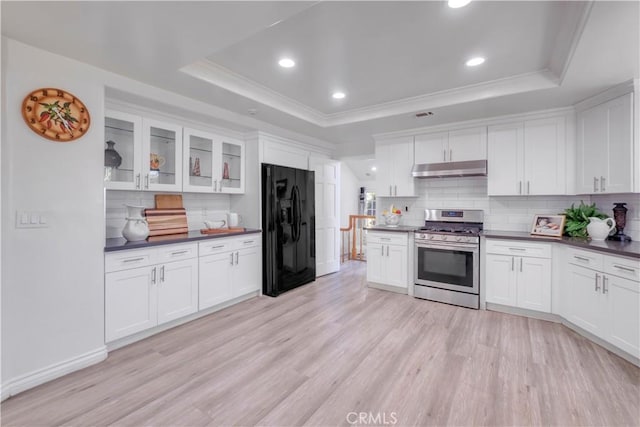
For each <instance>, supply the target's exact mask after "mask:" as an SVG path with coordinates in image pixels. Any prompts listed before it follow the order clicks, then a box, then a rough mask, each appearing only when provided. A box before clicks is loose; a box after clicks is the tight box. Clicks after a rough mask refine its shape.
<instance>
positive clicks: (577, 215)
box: [563, 200, 607, 239]
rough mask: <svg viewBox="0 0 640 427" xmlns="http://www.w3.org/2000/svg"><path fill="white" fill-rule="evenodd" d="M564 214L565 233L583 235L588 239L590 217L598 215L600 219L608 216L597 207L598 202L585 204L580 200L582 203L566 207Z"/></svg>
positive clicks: (573, 235)
mask: <svg viewBox="0 0 640 427" xmlns="http://www.w3.org/2000/svg"><path fill="white" fill-rule="evenodd" d="M563 215H565V216H566V221H565V223H564V233H563V234H564V235H566V236H570V237H581V238H584V239H586V238H587V237H588V234H587V225H588V224H589V217H596V218H600V219H605V218H607V215H605V214H603V213H602V212H600V211H599V210H598V208H596V204H595V203H593V204H591V205H585V204H584V202H583V201H582V200H580V205H578V206H574V204H573V203H572V204H571V207H570V208H567V209H565V211H564V213H563Z"/></svg>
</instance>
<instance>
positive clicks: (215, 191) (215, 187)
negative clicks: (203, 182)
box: [213, 179, 218, 193]
mask: <svg viewBox="0 0 640 427" xmlns="http://www.w3.org/2000/svg"><path fill="white" fill-rule="evenodd" d="M213 192H214V193H217V192H218V180H217V179H216V180H215V181H213Z"/></svg>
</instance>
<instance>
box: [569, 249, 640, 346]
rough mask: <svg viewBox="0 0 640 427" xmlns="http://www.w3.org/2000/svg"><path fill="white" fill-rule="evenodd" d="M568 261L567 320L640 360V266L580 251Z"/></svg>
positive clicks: (571, 251)
mask: <svg viewBox="0 0 640 427" xmlns="http://www.w3.org/2000/svg"><path fill="white" fill-rule="evenodd" d="M586 255H588V256H586ZM567 259H568V265H567V269H566V277H565V279H566V280H565V282H566V285H567V286H569V292H568V293H567V294H566V295H567V296H566V297H567V298H569V300H568V301H566V317H567V320H569V321H570V322H571V323H573V324H575V325H576V326H579V327H580V328H582V329H584V330H585V331H587V332H590V333H591V334H593V335H595V336H597V337H598V338H601V339H603V340H605V341H607V342H609V343H611V344H613V345H614V346H616V347H618V348H620V349H622V350H624V351H625V352H627V353H629V354H630V355H632V356H635V357H640V280H638V279H637V277H638V275H640V262H639V261H638V260H632V259H627V258H621V257H613V256H610V255H603V254H599V253H596V252H589V251H579V250H569V256H568V258H567ZM585 259H589V262H590V265H589V266H584V265H583V264H584V263H586V261H584V260H585ZM622 275H624V276H625V277H620V276H622Z"/></svg>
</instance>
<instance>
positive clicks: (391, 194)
mask: <svg viewBox="0 0 640 427" xmlns="http://www.w3.org/2000/svg"><path fill="white" fill-rule="evenodd" d="M391 187H392V186H391V185H390V186H389V195H390V196H393V193H391Z"/></svg>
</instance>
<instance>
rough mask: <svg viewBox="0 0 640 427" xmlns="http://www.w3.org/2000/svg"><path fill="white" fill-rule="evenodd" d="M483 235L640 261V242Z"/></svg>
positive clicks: (487, 232) (511, 233) (512, 233)
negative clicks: (584, 250)
mask: <svg viewBox="0 0 640 427" xmlns="http://www.w3.org/2000/svg"><path fill="white" fill-rule="evenodd" d="M482 235H483V236H484V237H486V238H488V239H508V240H509V239H510V240H528V241H536V242H555V243H562V244H564V245H569V246H574V247H578V248H582V249H589V250H594V251H599V252H606V253H610V254H614V255H621V256H627V257H631V258H639V259H640V242H625V243H623V242H614V241H611V240H605V241H593V240H584V239H578V238H576V237H546V236H532V235H531V234H529V233H526V232H521V231H497V230H484V231H483V232H482Z"/></svg>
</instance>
